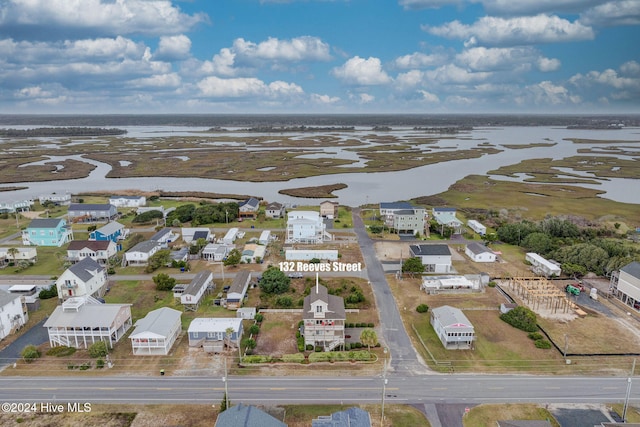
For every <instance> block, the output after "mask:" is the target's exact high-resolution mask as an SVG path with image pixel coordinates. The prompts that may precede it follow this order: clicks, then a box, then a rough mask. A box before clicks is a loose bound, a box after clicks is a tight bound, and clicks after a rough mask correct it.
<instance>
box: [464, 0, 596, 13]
mask: <svg viewBox="0 0 640 427" xmlns="http://www.w3.org/2000/svg"><path fill="white" fill-rule="evenodd" d="M472 1H473V2H475V3H482V6H483V7H484V9H485V10H486V11H487V12H488V13H489V14H491V15H532V14H538V13H558V12H580V11H583V10H584V9H585V8H587V7H590V6H593V5H596V4H599V3H602V2H603V1H606V0H472Z"/></svg>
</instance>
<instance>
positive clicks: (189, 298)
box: [180, 270, 214, 311]
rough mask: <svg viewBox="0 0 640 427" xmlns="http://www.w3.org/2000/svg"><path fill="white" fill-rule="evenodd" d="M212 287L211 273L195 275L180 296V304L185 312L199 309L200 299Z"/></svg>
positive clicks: (203, 272) (205, 272)
mask: <svg viewBox="0 0 640 427" xmlns="http://www.w3.org/2000/svg"><path fill="white" fill-rule="evenodd" d="M213 287H214V285H213V273H212V272H210V271H208V270H205V271H201V272H200V273H198V274H196V276H195V277H194V278H193V280H191V283H189V285H188V286H187V287H186V288H185V289H184V292H182V294H181V295H180V302H181V303H182V305H183V306H184V308H185V310H190V311H196V310H197V309H198V307H200V302H202V298H203V297H204V296H205V295H206V294H207V292H209V291H210V290H211V289H212V288H213Z"/></svg>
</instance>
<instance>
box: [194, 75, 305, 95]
mask: <svg viewBox="0 0 640 427" xmlns="http://www.w3.org/2000/svg"><path fill="white" fill-rule="evenodd" d="M198 88H199V89H200V91H201V93H202V94H203V95H204V96H207V97H212V98H248V97H253V96H257V97H266V98H275V97H283V96H287V97H288V96H294V95H300V94H302V93H303V90H302V88H301V87H300V86H298V85H296V84H294V83H287V82H283V81H275V82H272V83H269V84H266V83H265V82H263V81H262V80H260V79H257V78H254V77H240V78H231V79H221V78H219V77H215V76H209V77H206V78H205V79H202V80H201V81H200V82H198Z"/></svg>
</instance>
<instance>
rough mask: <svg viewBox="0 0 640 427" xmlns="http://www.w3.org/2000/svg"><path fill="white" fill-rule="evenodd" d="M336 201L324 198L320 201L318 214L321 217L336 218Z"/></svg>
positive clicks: (337, 205)
mask: <svg viewBox="0 0 640 427" xmlns="http://www.w3.org/2000/svg"><path fill="white" fill-rule="evenodd" d="M339 206H340V204H339V203H338V202H332V201H331V200H325V201H324V202H321V203H320V216H321V217H323V218H329V219H334V218H338V207H339Z"/></svg>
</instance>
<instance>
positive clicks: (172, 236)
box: [149, 227, 180, 248]
mask: <svg viewBox="0 0 640 427" xmlns="http://www.w3.org/2000/svg"><path fill="white" fill-rule="evenodd" d="M179 237H180V233H178V232H176V231H173V230H172V229H170V228H168V227H165V228H163V229H162V230H160V231H158V232H157V233H156V234H154V235H153V236H151V238H150V239H149V240H153V241H155V242H158V244H159V245H160V246H161V247H163V248H166V247H167V245H168V244H169V243H171V242H175V241H176V240H178V238H179Z"/></svg>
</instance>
